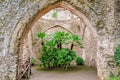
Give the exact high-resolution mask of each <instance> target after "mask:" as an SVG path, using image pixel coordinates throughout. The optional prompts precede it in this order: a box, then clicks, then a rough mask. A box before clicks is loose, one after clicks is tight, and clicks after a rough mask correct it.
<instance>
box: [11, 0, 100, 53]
mask: <svg viewBox="0 0 120 80" xmlns="http://www.w3.org/2000/svg"><path fill="white" fill-rule="evenodd" d="M58 7H62V8H64V9H67V10H69V11H71V12H72V13H73V14H75V15H77V16H78V17H79V18H80V19H81V20H82V21H83V22H84V24H85V25H86V27H87V28H89V30H90V31H91V32H92V34H94V37H95V39H96V41H97V37H98V35H97V31H96V29H95V28H94V27H93V25H92V24H91V22H90V21H89V19H88V18H87V17H86V16H85V15H84V14H83V13H81V12H79V11H78V10H76V9H75V8H74V7H72V6H71V5H69V4H68V3H66V2H58V3H56V4H54V5H52V6H48V7H46V8H44V9H42V10H40V11H38V13H36V15H35V16H33V18H32V19H31V21H28V24H25V23H24V20H23V21H22V20H21V21H20V22H19V23H18V25H17V27H16V29H15V30H14V32H13V35H12V36H11V42H10V49H9V53H11V54H16V53H20V51H19V50H20V45H22V40H23V39H24V38H25V37H26V35H27V34H28V32H29V30H30V29H31V27H32V26H33V25H34V24H35V22H36V21H37V20H38V19H39V18H40V17H41V16H42V15H44V14H45V13H47V12H48V11H50V10H51V9H54V8H58ZM85 29H86V28H85ZM84 33H85V30H84ZM83 36H84V34H83Z"/></svg>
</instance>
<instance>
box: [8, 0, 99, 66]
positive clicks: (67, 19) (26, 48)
mask: <svg viewBox="0 0 120 80" xmlns="http://www.w3.org/2000/svg"><path fill="white" fill-rule="evenodd" d="M55 10H56V11H57V12H58V13H59V12H64V13H62V14H64V15H63V16H62V17H64V19H63V18H62V17H58V18H55V17H53V15H51V13H52V12H53V11H55ZM65 12H67V14H68V15H65ZM46 13H47V14H46ZM58 16H59V15H58ZM20 29H21V32H20V31H19V30H18V33H20V34H21V36H20V40H19V41H17V42H16V43H15V44H14V45H13V47H12V49H10V50H11V52H12V51H13V52H18V53H19V54H18V55H19V56H18V57H19V58H24V57H28V56H35V57H37V52H38V49H39V47H38V46H40V44H34V43H36V41H34V38H35V36H36V34H37V32H40V31H41V32H46V33H47V34H49V33H52V32H53V31H59V30H60V31H61V30H62V31H66V32H69V33H72V34H77V35H79V36H81V37H82V39H83V44H84V47H85V48H84V49H79V48H78V47H75V51H76V52H77V55H79V56H81V57H83V58H84V60H85V64H86V65H88V66H92V67H97V66H96V53H97V33H96V30H95V29H94V27H93V26H92V24H91V23H90V21H89V20H88V19H87V18H86V17H85V16H84V14H82V13H80V12H79V11H77V10H76V9H75V8H74V7H72V6H71V5H69V4H67V3H63V2H59V3H56V4H55V5H53V6H48V7H47V8H45V9H43V10H42V11H40V12H39V13H38V14H37V15H36V16H35V17H34V18H33V20H32V21H31V22H30V23H28V25H26V27H24V28H20ZM14 37H16V39H17V37H18V35H13V36H12V39H13V38H14ZM11 42H13V40H12V41H11ZM17 45H18V46H19V47H17V48H18V49H17V51H16V50H15V48H16V46H17ZM33 45H34V46H33ZM10 48H11V47H10Z"/></svg>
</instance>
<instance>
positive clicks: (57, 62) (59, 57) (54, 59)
mask: <svg viewBox="0 0 120 80" xmlns="http://www.w3.org/2000/svg"><path fill="white" fill-rule="evenodd" d="M75 58H76V54H75V52H74V51H72V50H70V49H68V48H62V49H59V48H53V49H48V50H47V51H45V52H43V53H42V54H41V55H40V58H39V59H40V61H41V65H42V66H43V67H45V68H56V67H59V68H60V67H64V68H65V69H67V67H69V66H70V64H71V62H72V61H73V60H74V59H75Z"/></svg>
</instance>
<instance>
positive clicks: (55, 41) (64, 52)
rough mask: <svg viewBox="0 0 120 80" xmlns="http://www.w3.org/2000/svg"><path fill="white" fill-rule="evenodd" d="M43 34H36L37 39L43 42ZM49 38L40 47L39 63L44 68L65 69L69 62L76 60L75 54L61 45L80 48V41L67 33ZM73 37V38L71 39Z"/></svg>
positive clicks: (56, 33) (57, 33)
mask: <svg viewBox="0 0 120 80" xmlns="http://www.w3.org/2000/svg"><path fill="white" fill-rule="evenodd" d="M43 34H44V33H38V35H37V36H38V37H39V38H40V40H41V41H42V42H43V41H44V40H43V39H44V38H45V34H44V35H43ZM49 37H50V38H48V39H47V40H46V42H44V45H42V44H41V45H42V50H41V55H40V57H39V60H40V63H41V65H42V66H43V67H44V68H64V69H67V68H68V67H69V66H70V64H71V62H72V61H73V60H75V59H76V57H77V56H76V53H75V51H73V50H72V49H68V48H63V47H62V44H64V45H67V44H73V45H72V48H73V46H75V45H80V46H82V43H81V39H80V38H79V36H77V35H70V34H69V33H67V32H64V31H62V32H55V33H54V34H51V35H49ZM73 37H74V38H73Z"/></svg>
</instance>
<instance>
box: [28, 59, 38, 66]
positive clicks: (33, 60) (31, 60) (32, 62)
mask: <svg viewBox="0 0 120 80" xmlns="http://www.w3.org/2000/svg"><path fill="white" fill-rule="evenodd" d="M36 62H37V61H36V59H35V58H34V57H31V58H30V63H31V65H34V64H35V63H36Z"/></svg>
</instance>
